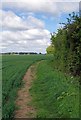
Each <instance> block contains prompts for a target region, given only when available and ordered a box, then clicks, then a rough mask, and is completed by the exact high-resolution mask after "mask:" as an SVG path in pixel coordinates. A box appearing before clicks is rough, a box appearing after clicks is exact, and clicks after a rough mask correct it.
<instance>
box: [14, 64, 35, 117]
mask: <svg viewBox="0 0 81 120" xmlns="http://www.w3.org/2000/svg"><path fill="white" fill-rule="evenodd" d="M36 66H37V64H34V65H32V66H30V68H29V69H28V70H27V72H26V74H25V76H24V78H23V82H24V86H23V87H22V88H21V89H20V90H19V91H18V98H17V100H16V106H17V107H18V108H17V110H16V111H15V118H35V117H36V110H35V108H33V107H32V106H31V105H30V102H31V100H32V97H31V95H30V93H29V90H30V88H31V85H32V81H33V80H34V79H35V72H36Z"/></svg>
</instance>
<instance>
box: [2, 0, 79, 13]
mask: <svg viewBox="0 0 81 120" xmlns="http://www.w3.org/2000/svg"><path fill="white" fill-rule="evenodd" d="M79 1H80V0H19V2H18V0H14V1H13V0H6V1H5V0H3V1H2V3H3V8H9V9H11V10H13V9H16V10H18V11H19V9H20V10H22V11H26V12H43V13H48V14H52V15H57V14H59V12H60V11H63V12H73V11H76V10H78V9H79V5H78V2H79ZM73 2H75V3H73Z"/></svg>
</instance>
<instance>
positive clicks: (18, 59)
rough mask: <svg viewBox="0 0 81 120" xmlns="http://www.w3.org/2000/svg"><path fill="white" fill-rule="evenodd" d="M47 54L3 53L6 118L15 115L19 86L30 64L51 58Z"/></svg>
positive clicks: (3, 93)
mask: <svg viewBox="0 0 81 120" xmlns="http://www.w3.org/2000/svg"><path fill="white" fill-rule="evenodd" d="M49 58H50V56H45V55H3V56H2V79H3V81H2V82H3V85H2V95H3V97H2V100H3V106H2V107H3V109H2V110H3V111H2V113H3V114H2V115H3V117H4V118H10V117H12V116H13V113H14V110H15V103H14V101H15V99H16V96H17V91H18V88H19V87H20V86H21V83H22V79H23V76H24V74H25V72H26V71H27V69H28V68H29V66H30V65H31V64H33V63H35V62H37V61H39V60H43V59H49Z"/></svg>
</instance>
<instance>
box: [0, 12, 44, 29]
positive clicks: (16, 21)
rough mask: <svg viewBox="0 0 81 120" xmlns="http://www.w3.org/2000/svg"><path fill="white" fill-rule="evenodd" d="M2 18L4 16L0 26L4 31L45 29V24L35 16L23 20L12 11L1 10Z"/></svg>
mask: <svg viewBox="0 0 81 120" xmlns="http://www.w3.org/2000/svg"><path fill="white" fill-rule="evenodd" d="M0 16H2V18H1V19H0V25H2V28H3V29H10V30H26V29H30V28H33V27H40V28H43V27H44V22H43V21H41V20H39V19H37V18H35V17H33V16H28V17H27V19H25V20H23V19H22V18H21V17H19V16H17V15H16V14H15V13H13V12H11V11H7V12H6V11H2V10H0ZM1 21H2V24H1Z"/></svg>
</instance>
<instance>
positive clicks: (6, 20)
mask: <svg viewBox="0 0 81 120" xmlns="http://www.w3.org/2000/svg"><path fill="white" fill-rule="evenodd" d="M1 14H2V17H1V18H2V20H1V19H0V22H1V21H2V24H1V25H2V31H0V36H2V38H0V43H1V44H0V45H1V46H0V48H1V47H2V50H3V52H4V51H6V52H8V51H35V52H36V51H39V48H41V52H45V48H46V47H47V46H48V45H49V44H50V32H49V31H48V30H46V29H45V23H44V22H43V21H42V20H40V19H38V18H35V17H34V16H31V15H30V14H29V16H27V18H26V19H25V20H23V18H22V17H19V16H18V15H17V14H15V13H13V12H12V11H0V16H1ZM0 27H1V26H0ZM1 39H2V41H1Z"/></svg>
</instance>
